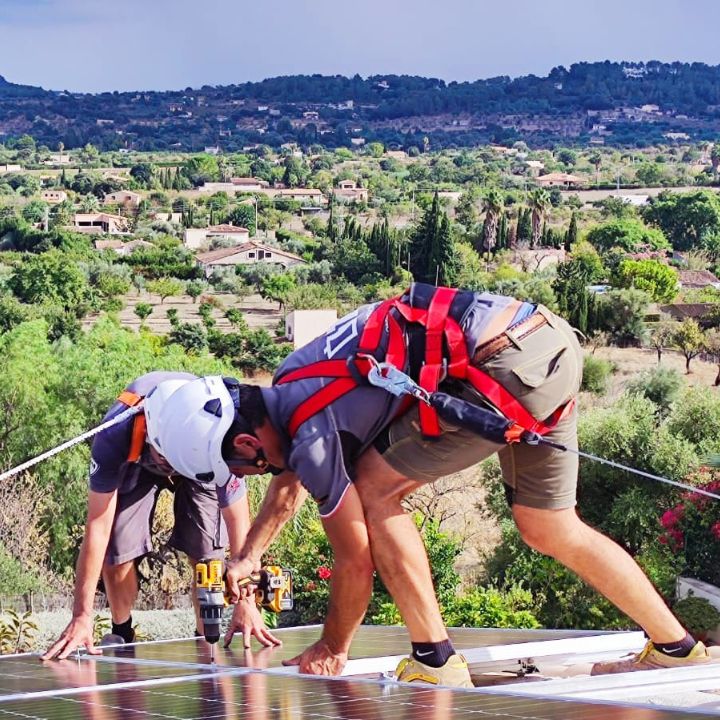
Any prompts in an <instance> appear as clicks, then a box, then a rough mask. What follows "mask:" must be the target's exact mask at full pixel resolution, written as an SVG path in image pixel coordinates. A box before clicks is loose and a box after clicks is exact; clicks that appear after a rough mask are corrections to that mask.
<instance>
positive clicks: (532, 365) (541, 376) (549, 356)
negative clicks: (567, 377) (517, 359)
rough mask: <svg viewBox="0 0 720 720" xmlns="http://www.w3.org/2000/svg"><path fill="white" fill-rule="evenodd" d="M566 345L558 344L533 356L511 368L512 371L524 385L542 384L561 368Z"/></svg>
mask: <svg viewBox="0 0 720 720" xmlns="http://www.w3.org/2000/svg"><path fill="white" fill-rule="evenodd" d="M566 350H567V346H566V345H563V346H558V347H556V348H553V349H552V350H551V351H550V352H546V353H543V354H542V355H540V356H539V357H534V358H532V360H530V361H529V362H526V363H524V364H522V365H519V366H518V367H516V368H513V370H512V373H513V374H514V375H515V376H516V377H517V378H518V380H520V382H521V383H522V384H523V385H525V387H528V388H531V389H535V388H539V387H540V386H542V385H544V384H545V383H546V382H547V381H548V380H549V379H550V378H552V377H553V376H555V375H557V374H558V372H559V371H560V369H561V359H562V357H563V355H564V354H565V351H566Z"/></svg>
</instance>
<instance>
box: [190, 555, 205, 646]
mask: <svg viewBox="0 0 720 720" xmlns="http://www.w3.org/2000/svg"><path fill="white" fill-rule="evenodd" d="M187 561H188V563H189V564H190V569H191V570H192V585H191V586H190V594H191V597H192V604H193V609H194V610H195V632H196V633H197V634H198V635H202V634H203V624H202V620H201V619H200V604H199V602H198V596H197V585H196V583H195V580H196V576H195V565H197V560H194V559H193V558H191V557H190V556H189V555H188V556H187Z"/></svg>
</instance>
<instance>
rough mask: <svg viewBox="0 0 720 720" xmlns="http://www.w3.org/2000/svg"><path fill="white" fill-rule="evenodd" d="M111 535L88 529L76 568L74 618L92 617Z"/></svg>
mask: <svg viewBox="0 0 720 720" xmlns="http://www.w3.org/2000/svg"><path fill="white" fill-rule="evenodd" d="M108 537H109V533H107V532H106V531H105V528H97V527H92V526H90V527H88V529H87V530H86V532H85V537H84V538H83V541H82V545H81V546H80V554H79V555H78V560H77V565H76V568H75V593H74V602H73V617H80V616H81V615H86V616H91V615H92V612H93V604H94V601H95V590H96V589H97V584H98V580H99V578H100V573H101V572H102V566H103V561H104V559H105V552H106V550H107V544H108Z"/></svg>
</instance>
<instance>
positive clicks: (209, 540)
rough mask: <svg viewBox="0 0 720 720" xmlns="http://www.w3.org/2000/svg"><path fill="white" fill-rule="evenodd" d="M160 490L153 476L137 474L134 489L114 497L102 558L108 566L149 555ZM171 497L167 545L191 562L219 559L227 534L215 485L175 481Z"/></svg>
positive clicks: (182, 480)
mask: <svg viewBox="0 0 720 720" xmlns="http://www.w3.org/2000/svg"><path fill="white" fill-rule="evenodd" d="M161 489H162V487H161V484H160V483H158V478H157V477H156V476H154V475H152V474H151V473H149V472H145V471H142V470H141V471H140V475H139V478H138V482H137V485H136V486H135V487H134V488H133V489H132V490H131V491H130V492H129V493H123V494H122V495H118V505H117V510H116V511H115V520H114V522H113V528H112V534H111V535H110V542H109V543H108V548H107V553H106V555H105V562H106V563H107V564H108V565H120V564H121V563H125V562H129V561H130V560H135V559H137V558H141V557H143V556H145V555H147V554H148V553H149V552H151V551H152V549H153V544H152V521H153V516H154V515H155V505H156V504H157V499H158V495H159V494H160V490H161ZM173 495H174V499H173V513H174V515H175V526H174V528H173V531H172V535H171V536H170V539H169V540H168V545H170V546H171V547H173V548H175V549H176V550H179V551H180V552H183V553H185V554H186V555H187V556H188V557H191V558H193V560H210V559H219V558H223V557H224V556H225V546H226V545H227V543H228V534H227V529H226V528H225V521H224V520H223V517H222V514H221V513H220V506H219V504H218V500H217V492H216V490H215V485H199V484H197V483H194V482H191V481H190V480H186V479H185V478H178V479H177V480H176V481H175V483H174V487H173Z"/></svg>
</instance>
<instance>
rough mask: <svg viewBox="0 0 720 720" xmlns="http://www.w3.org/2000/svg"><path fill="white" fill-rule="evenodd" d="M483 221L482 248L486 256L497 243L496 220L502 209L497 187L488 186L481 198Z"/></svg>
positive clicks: (501, 200)
mask: <svg viewBox="0 0 720 720" xmlns="http://www.w3.org/2000/svg"><path fill="white" fill-rule="evenodd" d="M483 209H484V210H485V223H484V225H483V249H484V250H486V251H487V253H488V256H489V255H490V253H491V252H492V250H493V248H494V247H495V245H496V244H497V234H498V221H499V219H500V213H501V212H502V209H503V199H502V195H501V194H500V191H499V190H498V189H497V188H490V190H488V192H487V193H486V194H485V197H484V198H483Z"/></svg>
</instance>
